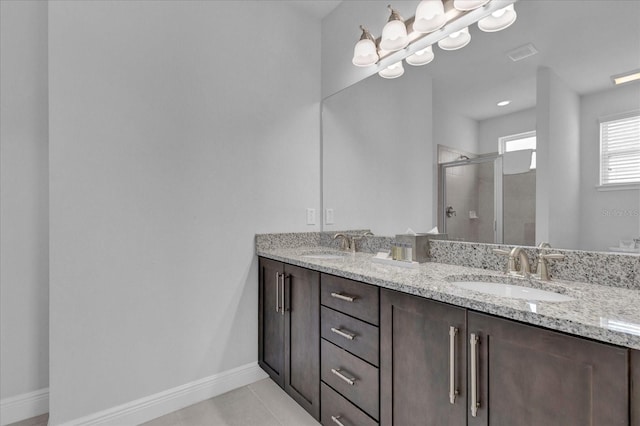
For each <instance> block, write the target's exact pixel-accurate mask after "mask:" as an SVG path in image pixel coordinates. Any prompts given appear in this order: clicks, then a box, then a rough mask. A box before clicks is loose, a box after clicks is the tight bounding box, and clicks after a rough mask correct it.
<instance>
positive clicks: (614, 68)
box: [376, 0, 640, 120]
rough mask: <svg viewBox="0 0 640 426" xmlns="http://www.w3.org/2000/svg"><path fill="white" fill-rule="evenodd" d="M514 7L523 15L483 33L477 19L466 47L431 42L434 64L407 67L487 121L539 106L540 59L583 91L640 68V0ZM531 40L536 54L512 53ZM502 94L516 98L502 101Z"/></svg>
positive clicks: (569, 0) (526, 0) (534, 0)
mask: <svg viewBox="0 0 640 426" xmlns="http://www.w3.org/2000/svg"><path fill="white" fill-rule="evenodd" d="M515 8H516V11H517V13H518V19H517V21H516V22H515V23H514V24H513V25H512V26H511V27H509V28H508V29H506V30H503V31H500V32H497V33H484V32H482V31H480V30H479V29H478V28H477V26H475V25H473V26H472V27H471V28H470V31H471V43H470V44H469V45H467V46H466V47H464V48H463V49H460V50H457V51H448V52H446V51H443V50H440V49H439V48H437V47H434V53H435V60H434V61H433V62H432V63H430V64H428V65H426V66H423V67H418V68H414V67H411V66H410V65H405V70H406V71H407V72H412V73H413V72H426V73H428V74H430V75H431V76H432V77H433V79H434V90H435V91H436V93H437V94H439V95H441V96H440V98H441V99H442V98H446V99H447V100H448V101H450V102H452V104H453V105H455V108H456V110H458V111H460V112H461V113H462V114H463V115H466V116H468V117H470V118H473V119H476V120H483V119H487V118H490V117H493V116H497V115H503V114H505V113H508V112H515V111H518V110H522V109H526V108H530V107H533V106H535V103H536V71H537V69H538V67H540V66H547V67H549V68H551V69H552V70H553V71H554V72H555V73H556V74H557V75H558V76H559V77H560V78H561V79H562V80H564V81H565V82H566V83H567V84H568V85H569V86H570V87H571V88H572V89H573V90H574V91H576V92H577V93H578V94H580V95H584V94H588V93H593V92H597V91H600V90H603V89H607V88H611V87H613V85H612V83H611V76H612V75H615V74H620V73H623V72H626V71H631V70H634V69H639V68H640V1H637V0H590V1H580V0H562V1H558V0H555V1H551V0H520V1H518V2H517V3H516V4H515ZM527 43H533V45H534V46H535V47H536V49H537V50H538V51H539V53H538V54H537V55H534V56H531V57H528V58H526V59H524V60H522V61H519V62H513V61H511V59H509V58H508V57H507V52H509V51H511V50H512V49H514V48H517V47H520V46H522V45H525V44H527ZM411 68H413V69H411ZM376 78H378V77H376ZM632 84H640V83H632ZM504 99H510V100H511V101H512V103H511V104H510V105H509V106H507V107H502V108H500V107H497V106H496V103H497V102H498V101H501V100H504Z"/></svg>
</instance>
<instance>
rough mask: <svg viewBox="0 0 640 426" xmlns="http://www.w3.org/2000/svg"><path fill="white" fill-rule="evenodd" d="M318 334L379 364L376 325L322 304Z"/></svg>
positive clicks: (378, 341) (378, 338)
mask: <svg viewBox="0 0 640 426" xmlns="http://www.w3.org/2000/svg"><path fill="white" fill-rule="evenodd" d="M320 335H321V336H322V337H324V338H325V339H326V340H328V341H330V342H332V343H334V344H336V345H338V346H340V347H341V348H343V349H346V350H347V351H349V352H351V353H352V354H354V355H357V356H359V357H360V358H362V359H364V360H365V361H368V362H370V363H371V364H373V365H375V366H379V365H380V337H379V329H378V327H376V326H373V325H371V324H367V323H366V322H364V321H360V320H359V319H355V318H353V317H350V316H348V315H345V314H342V313H340V312H338V311H334V310H333V309H329V308H327V307H325V306H322V307H321V308H320Z"/></svg>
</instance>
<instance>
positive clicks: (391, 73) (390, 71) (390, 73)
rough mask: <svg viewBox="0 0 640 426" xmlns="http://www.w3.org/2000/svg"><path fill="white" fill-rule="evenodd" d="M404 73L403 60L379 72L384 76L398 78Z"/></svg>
mask: <svg viewBox="0 0 640 426" xmlns="http://www.w3.org/2000/svg"><path fill="white" fill-rule="evenodd" d="M402 74H404V67H403V66H402V61H399V62H396V63H395V64H393V65H390V66H388V67H387V68H385V69H383V70H382V71H380V72H379V73H378V75H379V76H380V77H382V78H398V77H400V76H401V75H402Z"/></svg>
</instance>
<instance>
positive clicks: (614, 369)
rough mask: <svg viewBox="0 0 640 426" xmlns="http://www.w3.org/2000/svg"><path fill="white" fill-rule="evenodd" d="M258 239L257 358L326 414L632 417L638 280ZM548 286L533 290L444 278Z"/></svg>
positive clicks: (374, 418)
mask: <svg viewBox="0 0 640 426" xmlns="http://www.w3.org/2000/svg"><path fill="white" fill-rule="evenodd" d="M320 249H321V248H319V247H310V246H304V245H303V246H299V247H294V248H291V247H289V248H279V247H276V246H270V247H266V246H261V245H258V248H257V254H258V256H259V264H260V266H259V268H260V298H259V318H260V323H259V363H260V365H261V367H262V368H263V369H264V370H265V371H266V372H267V373H268V374H269V375H270V376H271V377H272V378H273V380H275V381H276V382H277V383H278V384H280V386H282V387H283V389H285V391H286V392H287V393H289V394H290V395H291V396H292V397H293V398H294V399H295V400H296V401H297V402H298V403H299V404H300V405H301V406H302V407H304V408H305V409H306V410H307V411H308V412H309V413H310V414H311V415H312V416H314V417H315V418H316V419H318V420H319V421H321V422H322V424H324V425H337V426H340V425H344V426H347V425H377V424H381V425H416V424H435V425H445V424H447V425H489V424H508V425H519V424H557V425H576V426H578V425H585V424H593V425H607V426H608V425H629V424H631V425H634V426H637V425H640V417H639V415H640V389H639V387H640V309H639V308H638V306H640V291H638V290H635V289H627V288H616V287H610V286H600V285H594V284H587V283H577V282H568V281H562V282H559V281H555V282H552V283H549V284H541V283H537V282H534V281H533V280H531V281H528V282H526V283H524V282H523V281H522V280H515V281H514V280H513V279H509V278H507V277H505V276H503V275H501V274H500V273H499V272H497V271H489V270H483V269H477V268H469V267H464V266H457V265H448V264H441V263H426V264H422V265H421V266H420V268H418V269H402V268H398V267H395V266H388V265H379V264H373V263H372V262H371V257H372V254H370V253H349V254H344V253H340V252H335V251H331V250H329V249H327V247H324V248H322V253H320V251H319V250H320ZM461 279H464V280H469V281H471V280H473V281H480V282H482V281H492V280H493V281H495V280H500V279H502V280H503V281H504V283H505V285H509V284H510V283H513V284H525V285H528V286H531V287H538V288H541V287H540V286H543V288H544V289H546V290H549V289H552V290H554V291H555V292H557V293H561V294H563V295H565V296H568V297H569V298H571V300H570V301H567V302H536V301H533V300H518V299H512V298H505V297H500V296H491V295H487V294H483V293H479V292H475V291H469V290H465V289H462V288H460V287H456V286H455V285H453V284H452V282H453V280H461Z"/></svg>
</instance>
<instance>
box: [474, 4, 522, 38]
mask: <svg viewBox="0 0 640 426" xmlns="http://www.w3.org/2000/svg"><path fill="white" fill-rule="evenodd" d="M517 17H518V14H517V13H516V10H515V8H514V7H513V3H512V4H510V5H509V6H507V7H503V8H502V9H498V10H496V11H495V12H493V13H491V15H489V16H486V17H484V18H482V19H481V20H479V21H478V28H480V29H481V30H482V31H484V32H487V33H494V32H496V31H502V30H504V29H505V28H508V27H510V26H511V24H513V23H514V22H516V18H517Z"/></svg>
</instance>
